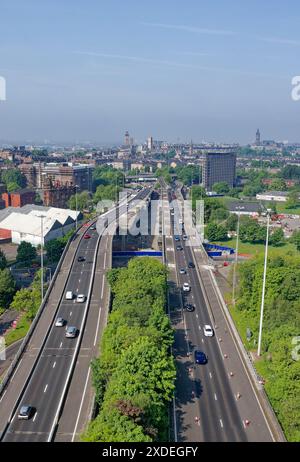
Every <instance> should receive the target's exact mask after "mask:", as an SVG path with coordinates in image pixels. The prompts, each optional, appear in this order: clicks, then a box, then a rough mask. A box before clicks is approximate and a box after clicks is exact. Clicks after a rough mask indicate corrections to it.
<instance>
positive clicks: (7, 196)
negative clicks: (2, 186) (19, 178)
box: [2, 189, 35, 207]
mask: <svg viewBox="0 0 300 462" xmlns="http://www.w3.org/2000/svg"><path fill="white" fill-rule="evenodd" d="M2 199H3V200H4V202H5V207H23V205H26V204H33V203H34V202H35V191H32V190H30V189H21V190H19V191H16V192H11V193H9V192H4V193H3V194H2Z"/></svg>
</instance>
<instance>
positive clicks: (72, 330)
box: [66, 326, 78, 338]
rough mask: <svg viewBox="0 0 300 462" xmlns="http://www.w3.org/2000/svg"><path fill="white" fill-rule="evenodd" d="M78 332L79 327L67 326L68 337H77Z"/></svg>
mask: <svg viewBox="0 0 300 462" xmlns="http://www.w3.org/2000/svg"><path fill="white" fill-rule="evenodd" d="M77 332H78V329H77V327H74V326H70V327H67V329H66V337H67V338H75V337H76V335H77Z"/></svg>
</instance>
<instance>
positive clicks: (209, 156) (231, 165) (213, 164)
mask: <svg viewBox="0 0 300 462" xmlns="http://www.w3.org/2000/svg"><path fill="white" fill-rule="evenodd" d="M235 173H236V153H235V152H232V151H231V152H226V151H224V152H206V153H205V154H204V161H203V168H202V183H203V186H204V187H205V189H206V190H207V191H212V190H213V185H214V184H215V183H220V182H221V181H226V183H227V184H228V186H229V187H230V188H233V186H234V184H235Z"/></svg>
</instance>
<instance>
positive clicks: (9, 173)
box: [1, 168, 26, 189]
mask: <svg viewBox="0 0 300 462" xmlns="http://www.w3.org/2000/svg"><path fill="white" fill-rule="evenodd" d="M1 178H2V182H3V183H4V184H5V185H6V187H7V186H8V185H9V184H10V183H13V184H15V185H17V188H16V189H21V188H24V187H25V186H26V177H25V176H24V175H23V174H22V173H21V171H20V170H19V169H17V168H11V169H7V170H5V171H3V172H2V175H1Z"/></svg>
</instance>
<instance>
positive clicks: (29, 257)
mask: <svg viewBox="0 0 300 462" xmlns="http://www.w3.org/2000/svg"><path fill="white" fill-rule="evenodd" d="M36 257H37V253H36V249H35V247H33V245H32V244H30V242H25V241H22V242H21V244H19V246H18V250H17V262H19V263H24V265H27V266H30V265H31V264H32V262H33V261H34V260H35V259H36Z"/></svg>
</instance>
